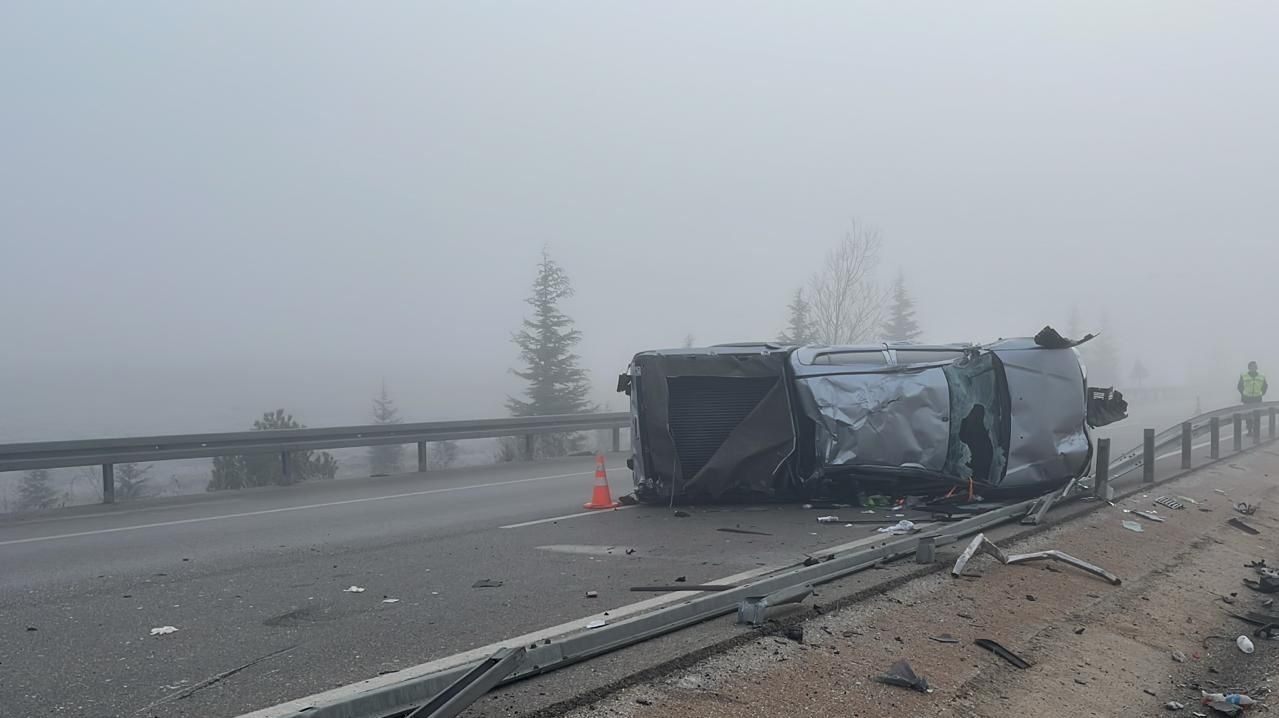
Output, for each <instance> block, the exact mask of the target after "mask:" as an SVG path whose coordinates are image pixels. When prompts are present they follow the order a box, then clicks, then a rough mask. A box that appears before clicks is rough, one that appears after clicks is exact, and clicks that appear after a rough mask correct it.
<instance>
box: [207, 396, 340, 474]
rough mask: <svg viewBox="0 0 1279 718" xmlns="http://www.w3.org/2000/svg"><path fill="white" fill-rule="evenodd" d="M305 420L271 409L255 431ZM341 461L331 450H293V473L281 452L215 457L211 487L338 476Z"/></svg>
mask: <svg viewBox="0 0 1279 718" xmlns="http://www.w3.org/2000/svg"><path fill="white" fill-rule="evenodd" d="M304 428H306V427H305V426H304V425H303V424H301V423H299V422H298V421H297V420H296V419H294V418H293V415H292V414H286V413H285V412H284V410H283V409H276V410H275V411H273V412H272V411H268V412H266V413H265V414H263V415H262V418H261V419H257V420H255V421H254V422H253V430H254V431H275V430H278V429H304ZM337 473H338V462H337V460H336V459H334V458H333V455H332V454H330V453H329V452H327V451H291V452H289V475H288V476H285V475H284V467H282V466H281V465H280V457H279V456H278V455H277V454H252V455H249V456H219V457H217V458H215V459H214V460H213V476H212V477H211V478H210V479H209V486H208V490H209V491H223V490H227V489H247V488H251V487H254V486H291V485H293V484H296V483H298V482H299V481H307V480H308V479H332V478H334V477H336V476H337Z"/></svg>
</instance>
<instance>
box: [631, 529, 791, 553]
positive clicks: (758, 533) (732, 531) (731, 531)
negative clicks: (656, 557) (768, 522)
mask: <svg viewBox="0 0 1279 718" xmlns="http://www.w3.org/2000/svg"><path fill="white" fill-rule="evenodd" d="M715 530H716V531H723V532H724V533H726V534H749V535H751V536H772V534H770V533H768V532H766V531H750V530H748V529H715ZM632 550H634V549H632Z"/></svg>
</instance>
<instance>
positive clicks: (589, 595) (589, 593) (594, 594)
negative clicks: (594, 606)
mask: <svg viewBox="0 0 1279 718" xmlns="http://www.w3.org/2000/svg"><path fill="white" fill-rule="evenodd" d="M586 597H587V598H599V597H600V592H599V591H587V592H586Z"/></svg>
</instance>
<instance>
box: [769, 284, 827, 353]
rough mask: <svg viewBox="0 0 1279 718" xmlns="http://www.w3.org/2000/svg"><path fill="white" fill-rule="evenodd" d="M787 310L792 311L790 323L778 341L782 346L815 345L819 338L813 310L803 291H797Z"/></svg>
mask: <svg viewBox="0 0 1279 718" xmlns="http://www.w3.org/2000/svg"><path fill="white" fill-rule="evenodd" d="M787 309H789V310H790V321H789V322H787V324H786V330H785V331H783V332H782V333H781V334H779V335H778V337H777V341H778V342H779V343H781V344H815V343H816V342H817V336H816V332H815V331H814V329H813V313H812V310H813V308H812V307H811V306H810V305H809V304H808V300H806V299H804V290H803V289H796V290H795V297H794V298H793V299H791V303H790V305H789V306H788V307H787Z"/></svg>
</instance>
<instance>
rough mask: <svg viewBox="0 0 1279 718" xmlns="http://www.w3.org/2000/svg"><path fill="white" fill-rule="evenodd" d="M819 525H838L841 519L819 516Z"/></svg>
mask: <svg viewBox="0 0 1279 718" xmlns="http://www.w3.org/2000/svg"><path fill="white" fill-rule="evenodd" d="M817 523H819V524H837V523H839V517H838V516H818V517H817Z"/></svg>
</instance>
